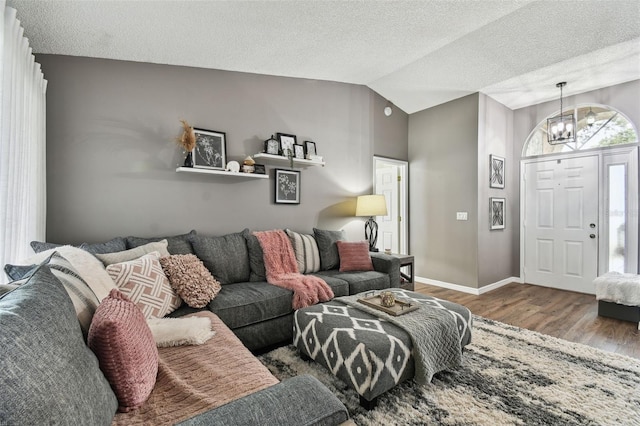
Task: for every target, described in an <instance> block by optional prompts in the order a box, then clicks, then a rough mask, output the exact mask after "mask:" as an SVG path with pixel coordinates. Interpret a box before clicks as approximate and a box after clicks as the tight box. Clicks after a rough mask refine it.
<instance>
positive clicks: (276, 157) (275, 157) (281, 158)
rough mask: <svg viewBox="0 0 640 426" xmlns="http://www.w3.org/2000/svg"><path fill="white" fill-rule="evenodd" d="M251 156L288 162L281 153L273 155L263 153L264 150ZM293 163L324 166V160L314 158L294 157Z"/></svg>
mask: <svg viewBox="0 0 640 426" xmlns="http://www.w3.org/2000/svg"><path fill="white" fill-rule="evenodd" d="M253 158H263V159H265V160H274V161H280V162H283V163H288V162H289V161H290V160H289V158H288V157H285V156H282V155H274V154H265V153H264V152H259V153H257V154H256V155H254V156H253ZM293 164H298V165H301V166H322V167H324V165H325V162H324V161H315V160H306V159H301V158H294V159H293Z"/></svg>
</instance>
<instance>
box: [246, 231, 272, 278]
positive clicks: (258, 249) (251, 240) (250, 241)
mask: <svg viewBox="0 0 640 426" xmlns="http://www.w3.org/2000/svg"><path fill="white" fill-rule="evenodd" d="M242 235H243V236H244V239H245V241H246V242H247V251H248V252H249V268H250V269H251V273H250V275H249V281H266V280H267V271H266V269H265V267H264V253H263V252H262V246H261V245H260V242H259V241H258V238H257V237H256V236H255V235H253V232H251V231H250V230H249V229H245V230H244V231H242Z"/></svg>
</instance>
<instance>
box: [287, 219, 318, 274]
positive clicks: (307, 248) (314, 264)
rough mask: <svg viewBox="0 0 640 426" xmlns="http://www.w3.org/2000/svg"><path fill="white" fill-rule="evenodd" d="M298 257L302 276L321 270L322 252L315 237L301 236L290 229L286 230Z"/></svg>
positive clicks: (297, 261)
mask: <svg viewBox="0 0 640 426" xmlns="http://www.w3.org/2000/svg"><path fill="white" fill-rule="evenodd" d="M285 232H286V233H287V236H288V237H289V240H291V246H292V247H293V251H294V253H295V255H296V263H297V264H298V271H299V272H300V273H301V274H311V273H313V272H318V271H319V270H320V252H319V251H318V244H317V243H316V239H315V237H314V236H313V235H308V234H300V233H298V232H294V231H292V230H290V229H287V230H285Z"/></svg>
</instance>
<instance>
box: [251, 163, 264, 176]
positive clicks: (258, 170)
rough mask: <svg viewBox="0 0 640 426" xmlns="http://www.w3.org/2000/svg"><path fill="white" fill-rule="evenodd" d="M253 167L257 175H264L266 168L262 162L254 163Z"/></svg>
mask: <svg viewBox="0 0 640 426" xmlns="http://www.w3.org/2000/svg"><path fill="white" fill-rule="evenodd" d="M253 169H254V171H253V172H254V173H255V174H257V175H264V174H266V173H267V170H266V168H265V167H264V164H254V165H253Z"/></svg>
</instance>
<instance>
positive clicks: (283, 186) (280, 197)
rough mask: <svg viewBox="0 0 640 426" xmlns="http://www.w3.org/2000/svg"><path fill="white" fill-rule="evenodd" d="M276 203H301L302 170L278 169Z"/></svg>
mask: <svg viewBox="0 0 640 426" xmlns="http://www.w3.org/2000/svg"><path fill="white" fill-rule="evenodd" d="M276 204H300V172H298V171H295V170H283V169H276Z"/></svg>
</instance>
